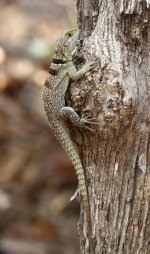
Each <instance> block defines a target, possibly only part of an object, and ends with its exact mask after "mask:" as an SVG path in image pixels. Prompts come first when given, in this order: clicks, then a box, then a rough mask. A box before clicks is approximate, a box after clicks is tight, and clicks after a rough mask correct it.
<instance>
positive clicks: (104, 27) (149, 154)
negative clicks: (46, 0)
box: [70, 0, 150, 254]
mask: <svg viewBox="0 0 150 254" xmlns="http://www.w3.org/2000/svg"><path fill="white" fill-rule="evenodd" d="M77 10H78V25H79V28H80V37H81V38H84V41H83V45H82V47H81V50H80V51H79V53H78V56H79V58H78V59H77V62H78V67H79V66H80V64H81V65H82V61H81V60H82V58H83V59H91V58H94V59H95V58H98V59H99V64H98V67H97V68H96V69H95V70H94V71H93V72H92V74H91V73H89V74H88V75H86V77H85V78H84V79H82V80H81V81H80V82H79V83H78V84H77V83H72V84H71V86H70V94H71V101H72V106H73V107H74V108H75V109H76V110H77V111H78V112H80V113H81V115H82V114H89V115H90V116H91V117H95V118H96V121H97V122H99V126H98V127H95V126H93V128H94V129H95V132H88V131H82V132H80V133H79V132H78V133H77V135H76V138H75V139H74V140H75V142H76V144H77V146H78V147H79V151H80V155H81V159H82V162H83V165H84V168H85V174H86V183H87V186H88V193H89V199H90V208H91V219H92V232H91V238H92V239H88V237H87V233H86V232H87V231H88V230H87V225H85V224H84V218H83V213H82V209H81V218H80V227H79V232H80V238H81V253H82V254H83V253H84V254H85V253H86V254H90V253H92V252H90V248H89V246H91V245H92V246H93V249H94V251H93V253H96V254H101V253H103V254H104V253H105V254H108V253H112V254H135V253H137V254H140V253H141V254H142V253H145V254H146V253H147V254H149V253H150V58H148V54H149V50H150V44H149V43H150V33H149V31H148V29H149V22H150V20H148V19H149V17H150V12H149V10H150V1H148V0H147V1H146V0H141V1H137V0H136V1H135V0H120V1H119V0H100V1H97V0H94V1H92V0H80V1H79V0H78V1H77ZM79 60H80V64H79ZM77 137H78V139H77Z"/></svg>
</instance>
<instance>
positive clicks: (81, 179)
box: [54, 124, 90, 220]
mask: <svg viewBox="0 0 150 254" xmlns="http://www.w3.org/2000/svg"><path fill="white" fill-rule="evenodd" d="M54 134H55V136H56V138H57V139H58V141H59V142H60V143H61V145H62V147H63V148H64V150H65V151H66V152H67V154H68V156H69V158H70V160H71V162H72V164H73V166H74V169H75V171H76V175H77V178H78V184H79V190H80V197H81V200H82V202H83V206H84V210H85V212H86V217H89V216H90V210H89V209H90V207H89V199H88V194H87V188H86V183H85V175H84V170H83V166H82V162H81V160H80V157H79V155H78V152H77V150H76V147H75V146H74V144H73V142H72V140H71V137H70V134H69V131H68V130H67V129H66V127H65V126H63V125H62V124H61V125H60V124H59V126H57V128H55V129H54ZM87 220H89V218H87Z"/></svg>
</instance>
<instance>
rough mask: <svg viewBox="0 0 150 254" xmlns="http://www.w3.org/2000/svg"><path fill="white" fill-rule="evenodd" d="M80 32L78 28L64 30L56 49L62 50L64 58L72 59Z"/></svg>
mask: <svg viewBox="0 0 150 254" xmlns="http://www.w3.org/2000/svg"><path fill="white" fill-rule="evenodd" d="M78 35H79V32H78V30H77V29H72V30H69V31H67V32H64V33H63V34H62V35H61V37H60V38H59V39H58V41H57V46H56V50H57V49H58V50H59V51H60V50H61V55H62V57H63V60H66V61H67V60H72V58H73V56H74V54H75V52H76V49H77V39H78Z"/></svg>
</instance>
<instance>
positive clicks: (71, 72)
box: [68, 60, 97, 81]
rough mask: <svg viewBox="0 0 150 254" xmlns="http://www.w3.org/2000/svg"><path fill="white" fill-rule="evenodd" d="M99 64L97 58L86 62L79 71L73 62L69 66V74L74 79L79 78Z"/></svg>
mask: <svg viewBox="0 0 150 254" xmlns="http://www.w3.org/2000/svg"><path fill="white" fill-rule="evenodd" d="M96 64H97V60H95V61H91V62H88V63H86V64H85V65H84V66H83V67H82V68H81V69H80V70H79V71H77V70H76V68H75V66H74V64H73V62H71V63H70V64H69V66H68V75H69V77H70V78H71V79H72V80H75V81H76V80H78V79H80V78H82V77H83V76H84V75H85V73H87V72H88V71H90V70H91V69H93V68H94V67H95V66H96Z"/></svg>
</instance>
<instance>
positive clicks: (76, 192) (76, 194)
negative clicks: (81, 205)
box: [70, 189, 79, 202]
mask: <svg viewBox="0 0 150 254" xmlns="http://www.w3.org/2000/svg"><path fill="white" fill-rule="evenodd" d="M78 194H79V189H77V190H76V191H75V193H74V194H73V196H72V197H71V198H70V202H72V201H73V200H74V199H75V198H76V197H78Z"/></svg>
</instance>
